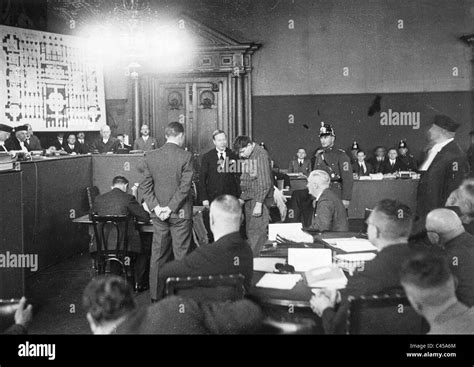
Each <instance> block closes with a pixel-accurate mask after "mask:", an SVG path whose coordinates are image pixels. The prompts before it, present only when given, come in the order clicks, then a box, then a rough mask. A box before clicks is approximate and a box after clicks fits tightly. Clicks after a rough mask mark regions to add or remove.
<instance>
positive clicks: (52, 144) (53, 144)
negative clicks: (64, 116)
mask: <svg viewBox="0 0 474 367" xmlns="http://www.w3.org/2000/svg"><path fill="white" fill-rule="evenodd" d="M64 144H67V140H66V138H64V139H63V142H62V143H61V142H60V141H59V140H58V139H57V138H56V139H54V140H52V141H51V142H50V143H49V146H48V147H47V148H49V147H55V148H56V150H61V149H63V145H64Z"/></svg>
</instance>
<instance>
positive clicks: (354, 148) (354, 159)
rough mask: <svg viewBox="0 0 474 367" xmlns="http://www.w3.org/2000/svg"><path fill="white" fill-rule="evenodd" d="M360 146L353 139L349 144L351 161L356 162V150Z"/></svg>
mask: <svg viewBox="0 0 474 367" xmlns="http://www.w3.org/2000/svg"><path fill="white" fill-rule="evenodd" d="M359 149H360V147H359V144H358V143H357V141H355V140H354V142H353V143H352V146H351V157H350V158H351V163H352V164H354V163H357V152H358V151H359Z"/></svg>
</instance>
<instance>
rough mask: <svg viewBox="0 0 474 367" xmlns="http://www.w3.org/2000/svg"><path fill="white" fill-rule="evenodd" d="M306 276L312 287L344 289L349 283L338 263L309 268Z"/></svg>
mask: <svg viewBox="0 0 474 367" xmlns="http://www.w3.org/2000/svg"><path fill="white" fill-rule="evenodd" d="M305 278H306V283H307V284H308V286H309V287H311V288H334V289H343V288H345V287H346V284H347V278H346V276H345V275H344V273H343V271H342V270H341V269H340V268H339V267H337V266H336V265H331V266H324V267H321V268H316V269H311V270H308V271H307V272H306V273H305Z"/></svg>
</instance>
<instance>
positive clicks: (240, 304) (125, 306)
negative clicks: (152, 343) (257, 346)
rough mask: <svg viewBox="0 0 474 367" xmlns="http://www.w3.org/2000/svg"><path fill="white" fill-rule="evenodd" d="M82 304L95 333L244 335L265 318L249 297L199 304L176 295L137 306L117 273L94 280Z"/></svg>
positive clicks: (86, 291)
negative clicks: (233, 300) (234, 300)
mask: <svg viewBox="0 0 474 367" xmlns="http://www.w3.org/2000/svg"><path fill="white" fill-rule="evenodd" d="M83 306H84V309H85V311H86V312H87V320H88V321H89V325H90V328H91V330H92V333H94V334H244V333H251V332H254V331H256V330H258V328H259V326H260V325H261V322H262V319H263V315H262V312H261V310H260V309H259V307H258V306H256V305H255V304H253V303H252V302H250V301H248V300H240V301H236V302H215V303H206V304H198V303H196V302H195V301H193V300H192V299H185V298H180V297H176V296H173V297H168V298H166V299H163V300H161V301H160V302H157V303H155V304H153V305H151V306H148V307H143V308H138V307H137V303H136V301H135V299H134V298H133V293H132V289H131V288H130V286H129V285H128V284H127V282H126V281H125V280H124V279H123V278H120V277H117V276H102V277H97V278H94V279H92V280H91V282H90V283H89V284H88V286H87V287H86V289H85V291H84V294H83Z"/></svg>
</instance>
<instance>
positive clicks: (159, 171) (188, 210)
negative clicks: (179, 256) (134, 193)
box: [140, 143, 193, 219]
mask: <svg viewBox="0 0 474 367" xmlns="http://www.w3.org/2000/svg"><path fill="white" fill-rule="evenodd" d="M144 166H145V167H144V168H145V172H144V175H145V178H144V179H143V182H142V183H141V185H140V186H142V187H143V191H142V192H143V198H144V199H145V201H146V203H147V205H148V208H150V210H153V209H154V208H155V207H156V206H157V205H159V206H161V207H166V206H168V207H169V208H170V209H171V217H173V218H184V219H192V215H193V213H192V211H193V210H192V209H193V208H192V205H193V204H192V194H191V185H192V180H193V155H192V154H191V153H190V152H188V151H186V150H184V149H182V148H181V147H179V146H178V145H176V144H174V143H166V144H165V145H163V146H162V147H161V148H159V149H156V150H152V151H149V152H147V153H146V154H145V165H144ZM181 209H183V212H182V213H180V210H181Z"/></svg>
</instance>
